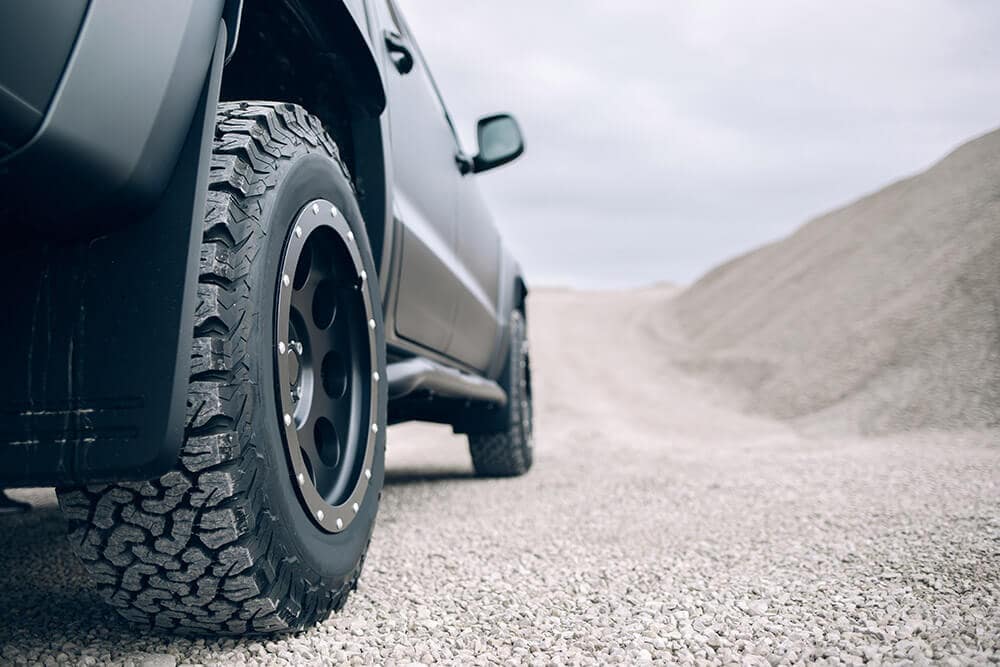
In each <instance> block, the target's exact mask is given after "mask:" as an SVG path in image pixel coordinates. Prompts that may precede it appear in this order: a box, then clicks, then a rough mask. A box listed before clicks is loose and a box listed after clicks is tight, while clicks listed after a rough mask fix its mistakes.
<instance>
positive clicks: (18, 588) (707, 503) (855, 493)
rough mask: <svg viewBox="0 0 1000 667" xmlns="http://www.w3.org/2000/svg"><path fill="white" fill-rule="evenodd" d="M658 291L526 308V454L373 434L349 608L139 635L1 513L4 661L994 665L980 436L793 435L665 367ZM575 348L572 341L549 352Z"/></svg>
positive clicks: (989, 517)
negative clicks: (325, 614) (243, 628)
mask: <svg viewBox="0 0 1000 667" xmlns="http://www.w3.org/2000/svg"><path fill="white" fill-rule="evenodd" d="M671 298H672V291H671V290H668V289H656V290H645V291H637V292H621V293H603V294H580V293H572V292H551V293H544V292H543V293H539V294H536V295H535V297H534V302H533V310H532V312H531V313H530V321H531V326H532V328H533V340H532V345H533V348H532V349H533V354H534V356H535V359H534V364H535V367H536V374H537V396H538V398H537V401H538V439H537V447H538V459H537V463H536V468H535V469H534V470H533V471H532V472H531V473H530V474H529V475H528V476H526V477H524V478H520V479H514V480H493V481H481V480H476V479H473V478H472V477H471V466H470V464H469V461H468V455H467V453H466V451H465V445H464V442H463V441H462V440H461V439H459V438H456V437H454V436H452V435H451V434H450V433H449V432H448V430H447V429H442V428H434V427H411V426H406V427H401V428H397V429H392V430H391V431H390V449H389V463H388V485H387V488H386V492H385V495H384V499H383V510H382V513H381V515H380V519H379V524H378V527H377V529H376V534H375V539H374V542H373V543H372V548H371V552H370V560H369V563H368V565H367V567H366V571H365V574H364V577H363V578H362V584H361V587H360V588H359V590H358V592H357V594H355V595H354V596H353V597H352V598H351V600H350V601H349V603H348V606H347V608H346V609H345V610H344V612H342V613H341V614H340V615H338V616H335V617H334V618H332V619H330V620H329V621H328V622H326V623H325V624H323V625H322V626H321V627H319V628H316V629H314V630H312V631H309V632H307V633H304V634H302V635H300V636H296V637H288V638H283V639H279V640H254V639H248V640H224V641H217V640H202V639H189V638H177V637H171V636H161V635H157V634H154V633H146V632H139V631H136V630H133V629H132V628H130V627H128V626H127V625H125V624H124V622H123V621H121V619H119V618H118V616H117V615H116V614H114V613H113V612H111V611H110V610H108V609H106V608H105V607H104V606H103V605H102V604H101V603H100V601H99V600H98V598H97V596H96V595H95V593H94V590H93V588H92V587H91V586H90V584H89V583H88V582H87V580H86V579H85V578H84V577H83V571H82V569H81V568H80V566H79V565H78V564H77V562H76V561H75V560H74V558H73V557H72V555H71V554H70V551H69V548H68V545H67V544H66V540H65V536H64V526H63V523H62V519H61V518H60V516H59V515H58V512H57V510H56V508H55V502H54V497H53V495H52V493H51V492H50V491H46V490H40V491H28V492H18V493H17V494H16V495H17V496H18V497H20V498H30V499H31V500H32V501H33V502H35V503H37V505H38V507H37V509H36V510H35V511H34V512H33V513H31V514H29V515H26V516H23V517H15V518H12V517H4V518H0V531H2V534H3V541H2V543H3V547H2V548H0V663H3V664H26V663H31V664H36V663H41V664H57V663H59V662H60V661H62V662H71V663H84V664H106V663H117V664H135V665H140V664H150V665H173V664H178V665H180V664H219V665H240V664H331V663H332V664H389V665H407V664H413V663H424V664H431V663H450V664H484V663H501V664H519V663H523V664H541V665H547V664H606V663H626V664H643V663H647V662H656V663H660V664H676V663H684V662H694V661H710V662H717V663H734V662H742V663H745V664H751V665H753V664H758V665H767V664H792V663H796V662H798V661H800V660H814V659H815V660H822V661H824V662H829V663H831V664H840V663H847V664H860V663H862V662H866V661H875V662H890V663H895V662H905V663H916V664H925V663H928V662H934V663H939V664H953V665H959V664H970V663H983V662H987V661H989V660H994V661H996V660H998V659H1000V639H998V638H1000V565H998V544H1000V515H998V510H997V508H998V507H1000V484H998V483H997V480H998V478H1000V474H998V473H1000V446H998V444H997V443H998V441H1000V437H998V436H1000V434H998V433H997V432H992V433H991V432H964V433H962V432H955V433H940V432H939V433H928V434H924V435H919V434H911V435H905V436H904V435H894V436H888V437H882V438H875V439H871V438H868V439H866V438H862V437H858V436H846V435H839V436H817V435H803V434H801V433H800V432H798V431H796V430H793V429H792V428H790V427H789V426H788V425H787V424H785V423H782V422H778V421H774V420H771V419H768V418H763V417H755V416H748V415H746V414H744V413H742V412H740V411H738V410H736V409H734V408H732V407H730V406H729V405H727V404H726V402H725V400H726V399H725V395H724V394H721V393H719V392H718V391H717V390H716V389H715V388H714V386H713V385H710V384H702V383H701V381H700V380H697V379H694V378H692V377H691V376H690V375H687V374H685V373H682V372H680V371H678V370H677V367H676V361H677V358H678V357H686V356H690V354H692V351H691V350H690V349H689V348H687V347H686V346H685V342H684V338H683V336H682V335H681V334H680V332H679V330H678V327H677V326H676V325H675V323H674V322H673V321H672V320H671V319H670V318H669V317H665V316H664V313H669V312H670V309H669V307H668V305H669V302H670V299H671ZM567 332H571V334H572V335H568V333H567Z"/></svg>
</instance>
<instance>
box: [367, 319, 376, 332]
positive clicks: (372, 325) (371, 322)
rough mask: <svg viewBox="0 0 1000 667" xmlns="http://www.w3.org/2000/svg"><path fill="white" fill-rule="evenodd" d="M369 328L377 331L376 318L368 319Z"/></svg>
mask: <svg viewBox="0 0 1000 667" xmlns="http://www.w3.org/2000/svg"><path fill="white" fill-rule="evenodd" d="M368 328H369V329H371V330H372V331H375V320H374V319H371V320H368Z"/></svg>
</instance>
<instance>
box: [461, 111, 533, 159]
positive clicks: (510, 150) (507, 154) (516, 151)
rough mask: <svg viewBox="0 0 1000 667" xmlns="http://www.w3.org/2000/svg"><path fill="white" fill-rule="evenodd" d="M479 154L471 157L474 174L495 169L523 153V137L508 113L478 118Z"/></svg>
mask: <svg viewBox="0 0 1000 667" xmlns="http://www.w3.org/2000/svg"><path fill="white" fill-rule="evenodd" d="M476 135H477V137H478V139H479V154H478V155H477V156H476V157H474V158H472V172H473V173H475V174H478V173H481V172H484V171H489V170H490V169H496V168H497V167H499V166H502V165H505V164H507V163H508V162H512V161H514V160H516V159H517V158H519V157H520V156H521V154H522V153H524V137H523V135H522V134H521V128H520V126H519V125H518V124H517V121H516V120H515V119H514V117H513V116H511V115H510V114H505V113H501V114H496V115H493V116H487V117H486V118H482V119H480V121H479V123H478V124H477V126H476Z"/></svg>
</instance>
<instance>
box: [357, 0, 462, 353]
mask: <svg viewBox="0 0 1000 667" xmlns="http://www.w3.org/2000/svg"><path fill="white" fill-rule="evenodd" d="M373 5H374V6H375V8H376V14H377V18H378V22H379V26H378V30H379V33H377V34H378V37H379V38H380V39H381V40H382V44H383V48H382V49H381V50H382V53H383V57H384V59H385V67H384V71H385V77H384V78H385V88H386V96H387V98H388V111H387V113H388V114H389V127H390V137H389V141H390V143H391V153H392V171H393V212H394V215H395V216H396V219H397V225H398V233H399V235H400V237H401V238H402V240H401V246H402V256H401V258H400V273H399V287H398V291H397V295H396V304H395V313H394V315H395V317H394V319H395V327H396V333H397V334H398V335H399V336H401V337H403V338H405V339H408V340H410V341H413V342H415V343H418V344H420V345H422V346H425V347H428V348H430V349H432V350H435V351H437V352H439V353H445V352H446V350H447V349H448V345H449V343H450V340H451V336H452V330H453V326H454V322H455V313H456V309H457V304H458V296H459V281H458V279H457V277H456V275H455V267H454V264H455V252H454V248H455V243H456V197H457V194H458V185H459V181H460V179H461V178H462V176H461V173H460V172H459V170H458V165H457V163H456V161H455V157H456V154H457V151H458V148H457V140H456V138H455V134H454V131H453V130H452V127H451V124H450V121H449V119H448V117H447V112H446V111H445V109H444V106H443V105H442V103H441V100H440V97H439V96H438V94H437V90H436V89H435V87H434V82H433V80H432V79H431V77H430V73H429V72H428V70H427V67H426V65H425V63H424V61H423V58H422V57H421V55H420V51H419V49H418V48H417V45H416V42H415V41H414V40H413V37H412V35H411V34H410V33H409V30H408V29H407V26H406V24H405V23H404V21H403V20H402V18H401V16H400V15H399V13H398V11H397V10H396V8H395V7H394V6H393V5H392V3H391V1H390V0H374V2H373Z"/></svg>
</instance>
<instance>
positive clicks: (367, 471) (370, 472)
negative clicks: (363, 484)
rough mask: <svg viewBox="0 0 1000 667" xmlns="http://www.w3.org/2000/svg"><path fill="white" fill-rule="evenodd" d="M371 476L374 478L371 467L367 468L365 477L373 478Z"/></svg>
mask: <svg viewBox="0 0 1000 667" xmlns="http://www.w3.org/2000/svg"><path fill="white" fill-rule="evenodd" d="M371 478H372V471H371V468H365V479H371Z"/></svg>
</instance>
